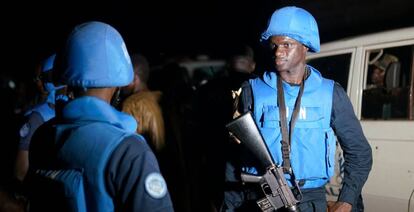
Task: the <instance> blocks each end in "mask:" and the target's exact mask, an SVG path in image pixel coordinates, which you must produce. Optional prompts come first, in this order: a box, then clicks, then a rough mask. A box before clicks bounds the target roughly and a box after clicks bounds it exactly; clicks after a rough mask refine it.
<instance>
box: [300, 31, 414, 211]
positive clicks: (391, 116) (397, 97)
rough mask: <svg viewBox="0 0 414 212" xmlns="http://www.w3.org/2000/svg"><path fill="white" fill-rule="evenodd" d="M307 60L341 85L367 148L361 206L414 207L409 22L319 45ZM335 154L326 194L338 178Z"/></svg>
mask: <svg viewBox="0 0 414 212" xmlns="http://www.w3.org/2000/svg"><path fill="white" fill-rule="evenodd" d="M308 63H309V64H310V65H312V66H314V67H315V68H317V69H318V70H319V71H321V73H322V75H323V76H325V77H326V78H330V79H333V80H335V81H337V82H339V83H340V84H341V85H342V87H344V89H345V90H346V91H347V93H348V95H349V97H350V99H351V102H352V104H353V106H354V110H355V113H356V115H357V117H358V118H359V119H360V121H361V125H362V128H363V130H364V133H365V136H366V137H367V139H368V141H369V143H370V145H371V147H372V152H373V159H374V163H373V166H372V171H371V173H370V175H369V178H368V181H367V183H366V184H365V186H364V189H363V198H364V203H365V211H368V212H374V211H376V212H377V211H395V212H396V211H414V197H413V193H414V64H413V63H414V27H409V28H404V29H398V30H392V31H386V32H380V33H375V34H369V35H364V36H359V37H354V38H349V39H342V40H339V41H334V42H329V43H325V44H322V45H321V52H320V53H315V54H309V55H308ZM379 67H381V68H380V69H381V70H375V69H378V68H379ZM378 77H383V78H380V79H378ZM378 83H379V84H378ZM337 156H338V157H337V158H338V163H337V164H338V166H337V167H336V168H337V175H336V176H335V177H333V178H332V180H331V182H330V184H328V185H327V187H326V189H327V192H328V198H335V197H337V196H338V194H339V190H340V184H341V182H342V176H343V169H342V165H343V160H342V155H341V152H340V150H339V151H338V152H337Z"/></svg>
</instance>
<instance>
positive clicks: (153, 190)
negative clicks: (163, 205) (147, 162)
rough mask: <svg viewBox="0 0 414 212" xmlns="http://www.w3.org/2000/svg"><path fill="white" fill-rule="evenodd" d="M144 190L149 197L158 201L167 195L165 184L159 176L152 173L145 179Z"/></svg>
mask: <svg viewBox="0 0 414 212" xmlns="http://www.w3.org/2000/svg"><path fill="white" fill-rule="evenodd" d="M145 190H146V191H147V193H148V194H149V195H150V196H151V197H153V198H156V199H160V198H163V197H164V196H165V194H167V184H166V183H165V180H164V178H163V177H162V176H161V174H159V173H156V172H153V173H151V174H149V175H148V176H147V178H146V179H145Z"/></svg>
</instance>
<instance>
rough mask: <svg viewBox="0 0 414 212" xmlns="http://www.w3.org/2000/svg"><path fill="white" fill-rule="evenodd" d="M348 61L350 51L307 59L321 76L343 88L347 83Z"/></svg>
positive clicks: (349, 60) (345, 87) (349, 59)
mask: <svg viewBox="0 0 414 212" xmlns="http://www.w3.org/2000/svg"><path fill="white" fill-rule="evenodd" d="M350 63H351V53H347V54H339V55H333V56H327V57H320V58H314V59H311V60H309V61H308V64H309V65H311V66H312V67H314V68H316V69H318V71H320V72H321V74H322V76H324V77H325V78H328V79H332V80H334V81H336V82H338V83H339V84H341V85H342V87H343V88H344V89H345V90H346V89H347V85H348V75H349V67H350Z"/></svg>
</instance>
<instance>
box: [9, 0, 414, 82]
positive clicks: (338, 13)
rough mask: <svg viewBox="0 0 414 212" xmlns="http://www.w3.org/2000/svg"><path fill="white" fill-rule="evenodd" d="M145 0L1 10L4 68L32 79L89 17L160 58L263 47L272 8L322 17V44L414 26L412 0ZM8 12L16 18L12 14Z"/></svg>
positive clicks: (131, 45) (139, 50)
mask: <svg viewBox="0 0 414 212" xmlns="http://www.w3.org/2000/svg"><path fill="white" fill-rule="evenodd" d="M389 2H390V1H386V0H366V1H363V2H361V1H357V0H347V1H338V0H332V1H317V0H307V1H305V0H302V1H283V0H255V1H253V0H250V1H248V0H194V1H190V0H169V1H168V0H145V1H143V0H140V1H121V0H119V1H106V2H104V1H102V2H87V1H68V0H62V1H59V0H58V1H55V2H53V3H51V2H43V3H42V2H36V3H31V4H27V3H24V2H15V3H9V4H8V5H10V4H14V5H12V6H8V7H2V10H3V11H1V12H2V15H1V16H2V18H1V20H2V37H3V43H4V45H3V52H4V53H6V54H4V53H3V55H6V57H4V56H3V60H4V61H5V64H6V68H5V70H6V72H8V73H11V74H12V75H14V76H17V77H24V76H29V75H31V73H32V72H33V70H34V67H35V65H36V64H37V63H38V62H39V61H41V60H42V59H43V58H45V57H47V56H48V55H50V54H52V53H54V52H55V51H56V49H57V48H59V46H60V45H61V44H62V43H63V41H64V40H65V38H66V36H67V34H68V33H69V32H70V31H71V30H72V28H73V27H74V26H75V25H77V24H80V23H82V22H85V21H92V20H95V21H103V22H106V23H108V24H111V25H112V26H113V27H115V28H116V29H117V30H118V31H119V32H120V33H121V35H122V36H123V37H124V40H125V42H126V44H127V48H128V50H129V51H130V53H135V52H137V53H142V54H144V55H146V56H147V57H148V58H149V60H150V63H156V62H157V60H158V59H159V58H160V57H161V56H162V55H190V56H193V55H196V54H202V53H204V54H209V55H211V56H212V57H213V58H214V57H216V58H222V57H225V56H226V53H227V52H229V51H230V50H231V49H232V48H234V47H235V46H237V45H240V44H243V43H244V44H249V45H251V46H253V47H254V48H260V45H259V43H258V41H259V37H260V33H261V32H262V31H263V30H264V29H265V27H266V23H267V19H268V17H270V15H271V13H272V12H273V11H274V9H276V8H279V7H281V6H284V5H297V6H301V7H303V8H305V9H307V10H308V11H310V12H311V13H312V14H313V15H314V16H315V18H316V19H317V21H318V24H319V30H320V34H321V41H322V42H326V41H331V40H334V39H338V38H342V37H346V36H352V35H356V34H360V33H368V32H372V31H378V30H385V29H391V28H398V27H402V26H414V17H413V16H412V15H411V14H412V12H413V11H414V3H413V1H412V0H394V1H392V2H393V5H390V3H389ZM4 10H10V11H7V12H8V13H10V14H12V15H7V14H6V12H5V11H4Z"/></svg>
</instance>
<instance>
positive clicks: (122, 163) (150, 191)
mask: <svg viewBox="0 0 414 212" xmlns="http://www.w3.org/2000/svg"><path fill="white" fill-rule="evenodd" d="M106 176H107V177H106V182H107V186H108V190H109V193H110V194H111V195H112V197H113V198H114V200H115V201H114V204H115V210H116V211H174V210H173V206H172V202H171V198H170V195H169V193H168V190H167V185H166V183H165V180H164V178H163V177H162V176H161V174H160V170H159V167H158V162H157V159H156V157H155V156H154V154H153V152H152V151H151V149H150V148H149V146H148V145H147V143H146V142H145V141H144V140H143V139H141V138H139V137H137V136H131V137H128V138H126V139H125V140H124V141H123V142H121V144H120V145H119V146H118V147H117V148H116V149H115V151H114V152H113V153H112V155H111V157H110V159H109V161H108V165H107V169H106Z"/></svg>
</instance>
